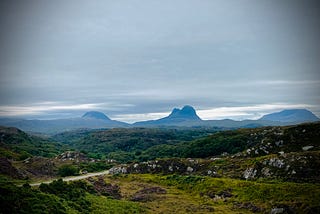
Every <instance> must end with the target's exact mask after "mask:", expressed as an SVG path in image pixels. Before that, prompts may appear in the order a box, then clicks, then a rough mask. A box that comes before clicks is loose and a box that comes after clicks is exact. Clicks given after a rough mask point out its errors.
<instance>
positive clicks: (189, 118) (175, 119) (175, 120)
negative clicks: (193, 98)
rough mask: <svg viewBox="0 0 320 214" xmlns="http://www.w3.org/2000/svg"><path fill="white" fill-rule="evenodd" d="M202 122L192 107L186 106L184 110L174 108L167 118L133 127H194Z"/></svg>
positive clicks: (137, 123) (139, 123) (140, 123)
mask: <svg viewBox="0 0 320 214" xmlns="http://www.w3.org/2000/svg"><path fill="white" fill-rule="evenodd" d="M201 122H202V120H201V119H200V117H199V116H198V115H197V113H196V110H195V109H194V108H193V107H192V106H188V105H186V106H184V107H183V108H182V109H178V108H174V109H173V110H172V112H171V114H170V115H169V116H167V117H164V118H161V119H158V120H148V121H142V122H136V123H134V124H133V126H139V127H140V126H192V125H195V124H201Z"/></svg>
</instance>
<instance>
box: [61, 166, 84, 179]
mask: <svg viewBox="0 0 320 214" xmlns="http://www.w3.org/2000/svg"><path fill="white" fill-rule="evenodd" d="M78 171H79V170H78V168H77V167H75V166H72V165H62V166H61V167H60V168H59V170H58V175H60V176H61V177H66V176H73V175H79V173H78Z"/></svg>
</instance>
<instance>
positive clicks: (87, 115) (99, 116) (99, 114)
mask: <svg viewBox="0 0 320 214" xmlns="http://www.w3.org/2000/svg"><path fill="white" fill-rule="evenodd" d="M81 118H83V119H98V120H110V118H109V117H107V116H106V115H105V114H104V113H102V112H99V111H89V112H87V113H85V114H84V115H83V116H82V117H81Z"/></svg>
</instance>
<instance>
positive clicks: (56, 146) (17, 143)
mask: <svg viewBox="0 0 320 214" xmlns="http://www.w3.org/2000/svg"><path fill="white" fill-rule="evenodd" d="M0 136H1V137H0V157H6V158H8V159H14V160H24V159H26V158H28V157H31V156H43V157H54V156H55V155H58V154H59V153H61V152H63V151H65V150H67V149H68V146H67V145H64V144H61V143H57V142H54V141H51V140H48V139H45V138H41V137H37V136H31V135H28V134H26V133H25V132H23V131H20V130H19V129H16V128H7V127H0Z"/></svg>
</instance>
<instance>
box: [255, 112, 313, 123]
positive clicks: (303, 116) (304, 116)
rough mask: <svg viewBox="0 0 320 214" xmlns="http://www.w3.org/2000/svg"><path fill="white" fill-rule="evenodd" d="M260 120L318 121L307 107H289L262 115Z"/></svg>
mask: <svg viewBox="0 0 320 214" xmlns="http://www.w3.org/2000/svg"><path fill="white" fill-rule="evenodd" d="M260 120H266V121H276V122H286V123H302V122H314V121H318V120H319V118H318V117H317V116H316V115H314V114H313V113H312V112H311V111H309V110H307V109H290V110H283V111H280V112H275V113H271V114H267V115H264V116H263V117H261V118H260Z"/></svg>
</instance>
